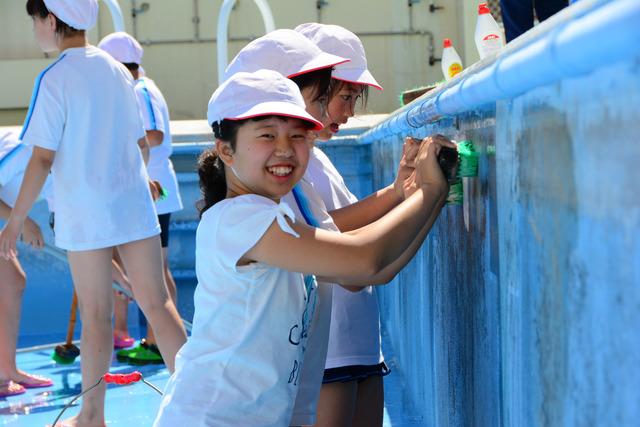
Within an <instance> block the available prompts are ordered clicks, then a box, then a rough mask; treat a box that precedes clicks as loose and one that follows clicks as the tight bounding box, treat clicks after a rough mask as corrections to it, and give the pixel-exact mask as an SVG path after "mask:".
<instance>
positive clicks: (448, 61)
mask: <svg viewBox="0 0 640 427" xmlns="http://www.w3.org/2000/svg"><path fill="white" fill-rule="evenodd" d="M443 45H444V49H443V50H442V74H444V78H445V80H447V81H449V80H451V79H452V78H453V77H454V76H455V75H456V74H458V73H460V72H461V71H462V60H461V59H460V55H458V52H456V49H455V48H454V47H453V44H452V43H451V40H450V39H444V43H443Z"/></svg>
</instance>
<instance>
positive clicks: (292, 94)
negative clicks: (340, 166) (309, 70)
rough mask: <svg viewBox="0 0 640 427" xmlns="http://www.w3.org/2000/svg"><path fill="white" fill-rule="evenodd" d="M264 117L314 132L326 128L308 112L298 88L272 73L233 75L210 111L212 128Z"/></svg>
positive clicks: (213, 98) (213, 99)
mask: <svg viewBox="0 0 640 427" xmlns="http://www.w3.org/2000/svg"><path fill="white" fill-rule="evenodd" d="M262 116H284V117H291V118H295V119H300V120H304V121H307V122H309V123H311V124H312V125H313V130H321V129H322V128H323V125H322V123H321V122H319V121H318V120H316V119H314V118H313V117H312V116H311V115H310V114H309V113H307V111H306V110H305V104H304V99H303V98H302V95H301V94H300V89H298V86H297V85H296V84H295V83H293V82H292V81H291V80H289V79H288V78H286V77H285V76H283V75H282V74H280V73H278V72H277V71H273V70H258V71H254V72H251V73H245V72H239V73H236V74H234V75H233V76H231V77H230V78H229V79H227V80H226V81H225V82H224V83H222V84H221V85H220V86H219V87H218V89H216V91H215V92H213V95H211V99H210V100H209V106H208V108H207V120H208V122H209V124H213V123H215V122H221V121H222V120H244V119H251V118H254V117H262Z"/></svg>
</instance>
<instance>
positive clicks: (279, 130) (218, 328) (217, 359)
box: [155, 70, 453, 426]
mask: <svg viewBox="0 0 640 427" xmlns="http://www.w3.org/2000/svg"><path fill="white" fill-rule="evenodd" d="M208 120H209V123H211V124H212V128H213V130H214V134H215V136H216V149H215V151H209V152H207V153H205V154H204V155H203V156H202V157H201V167H200V170H199V173H200V176H201V177H203V179H202V180H201V187H202V191H203V195H204V205H203V206H202V212H203V213H202V220H201V223H200V225H199V227H198V232H197V235H196V273H197V275H198V281H199V284H198V288H197V289H196V294H195V296H194V299H195V304H196V310H195V317H194V329H193V334H192V336H191V338H190V340H189V341H188V342H187V344H185V346H184V347H183V348H182V349H181V350H180V352H179V355H178V357H177V363H176V372H175V373H174V374H173V375H172V377H171V379H170V380H169V383H168V384H167V388H166V394H165V397H164V399H163V403H162V406H161V409H160V413H159V414H158V418H157V419H156V423H155V425H156V426H169V425H176V424H178V423H180V424H184V425H215V426H237V425H260V426H283V425H288V424H289V421H290V418H291V411H292V408H293V403H294V399H295V395H296V391H297V384H298V380H299V373H300V369H301V367H302V364H303V361H304V348H305V341H306V339H307V331H308V330H309V328H310V327H311V325H310V320H311V319H313V309H314V307H313V300H311V299H309V298H307V296H308V295H309V294H310V293H312V290H313V288H314V287H315V279H314V276H313V275H317V276H320V277H323V278H325V279H324V280H327V281H329V282H334V283H340V284H343V285H347V286H365V285H368V284H371V283H386V282H387V281H388V280H389V279H390V278H391V277H393V276H394V275H395V274H396V273H397V272H398V271H399V270H400V269H401V268H402V267H403V266H404V265H406V263H407V262H408V261H409V260H410V259H411V257H412V256H413V255H414V254H415V252H416V251H417V249H418V248H419V247H420V245H421V243H422V241H423V240H424V238H425V236H426V234H427V232H428V230H429V229H430V227H431V225H432V224H433V222H434V221H435V219H436V217H437V215H438V213H439V211H440V209H441V207H442V205H443V204H444V200H445V197H446V194H447V183H446V181H445V179H444V177H443V176H442V172H441V171H440V169H439V166H438V163H437V161H436V159H435V157H436V155H437V152H438V150H439V147H440V146H442V145H448V146H452V145H453V144H451V142H449V141H445V140H442V139H429V140H427V141H425V142H424V143H423V146H422V147H421V151H420V153H419V155H418V158H417V168H416V172H415V183H416V186H415V188H414V189H413V192H412V194H411V195H410V196H408V197H407V199H406V201H404V202H403V203H402V204H400V205H399V206H398V207H397V208H396V209H394V210H392V211H391V212H390V213H389V214H387V215H386V216H384V217H383V218H381V219H379V220H378V221H375V222H374V223H372V224H371V225H370V226H368V227H366V228H363V229H359V230H355V231H353V232H350V233H346V234H341V233H338V232H331V231H326V230H322V229H318V228H314V227H310V226H308V225H306V224H304V222H303V221H301V220H299V219H297V218H295V215H294V214H293V212H292V210H291V209H290V208H289V207H288V205H286V204H285V203H282V202H281V198H282V197H283V196H285V195H286V194H288V193H289V192H290V191H291V190H292V189H293V187H294V186H295V185H296V184H297V183H298V181H299V180H300V179H301V178H302V176H303V174H304V172H305V170H306V166H307V162H308V156H309V150H308V144H309V135H308V132H307V131H308V130H309V129H310V128H311V129H319V128H320V127H321V124H320V123H319V122H317V121H316V120H314V119H313V118H312V117H311V116H310V115H309V114H308V113H307V112H306V111H305V105H304V101H303V99H302V96H301V95H300V92H299V90H298V89H297V87H296V86H295V85H294V84H292V83H291V82H290V81H289V80H288V79H285V78H284V77H282V76H281V75H280V74H278V73H276V72H272V71H267V70H260V71H257V72H254V73H237V74H235V75H234V76H232V77H230V78H229V79H228V80H227V81H226V82H225V83H223V84H222V85H221V86H220V87H219V88H218V89H217V90H216V91H215V92H214V94H213V96H212V98H211V100H210V102H209V111H208ZM353 260H358V262H355V263H354V262H353ZM363 278H366V282H365V281H363Z"/></svg>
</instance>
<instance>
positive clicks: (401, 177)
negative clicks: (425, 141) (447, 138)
mask: <svg viewBox="0 0 640 427" xmlns="http://www.w3.org/2000/svg"><path fill="white" fill-rule="evenodd" d="M419 147H420V144H419V143H417V142H415V141H414V140H413V139H412V138H407V139H406V140H405V143H404V145H403V146H402V157H401V158H400V163H399V165H398V173H397V174H396V179H395V181H394V182H393V184H391V185H389V186H387V187H385V188H383V189H381V190H378V191H376V192H375V193H373V194H371V195H370V196H368V197H366V198H364V199H362V200H360V201H358V202H356V203H354V204H352V205H349V206H345V207H343V208H340V209H336V210H333V211H331V212H329V214H330V215H331V218H332V219H333V222H334V223H335V224H336V225H337V226H338V228H339V229H340V231H342V232H345V231H351V230H357V229H359V228H362V227H364V226H365V225H367V224H371V223H372V222H374V221H375V220H377V219H379V218H381V217H382V216H383V215H385V214H386V213H387V212H389V211H390V210H391V209H393V208H394V207H396V206H397V205H398V204H400V203H402V201H403V200H404V192H403V187H404V184H405V181H406V180H407V179H409V176H410V175H411V173H412V172H413V170H414V167H415V158H416V155H417V153H418V148H419Z"/></svg>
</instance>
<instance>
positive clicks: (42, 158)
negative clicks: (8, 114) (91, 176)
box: [0, 147, 56, 260]
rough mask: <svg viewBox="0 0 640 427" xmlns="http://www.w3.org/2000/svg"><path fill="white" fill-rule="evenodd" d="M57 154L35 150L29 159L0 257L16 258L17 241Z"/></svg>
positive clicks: (0, 234)
mask: <svg viewBox="0 0 640 427" xmlns="http://www.w3.org/2000/svg"><path fill="white" fill-rule="evenodd" d="M55 154H56V153H55V151H52V150H47V149H45V148H41V147H34V148H33V153H32V154H31V159H29V163H28V164H27V170H26V171H25V173H24V179H23V180H22V185H21V186H20V193H19V194H18V199H17V200H16V204H15V206H14V207H13V209H12V211H11V214H10V215H9V219H8V220H7V223H6V224H5V226H4V228H3V229H2V232H0V257H3V258H4V259H7V260H8V259H12V258H15V256H16V240H17V238H18V236H19V235H20V233H21V232H22V227H23V225H24V222H25V220H26V219H27V214H28V213H29V210H30V209H31V206H32V205H33V203H34V202H35V201H36V199H37V198H38V195H39V194H40V190H42V186H43V185H44V182H45V180H46V179H47V176H48V175H49V171H50V170H51V165H52V164H53V159H54V158H55Z"/></svg>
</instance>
